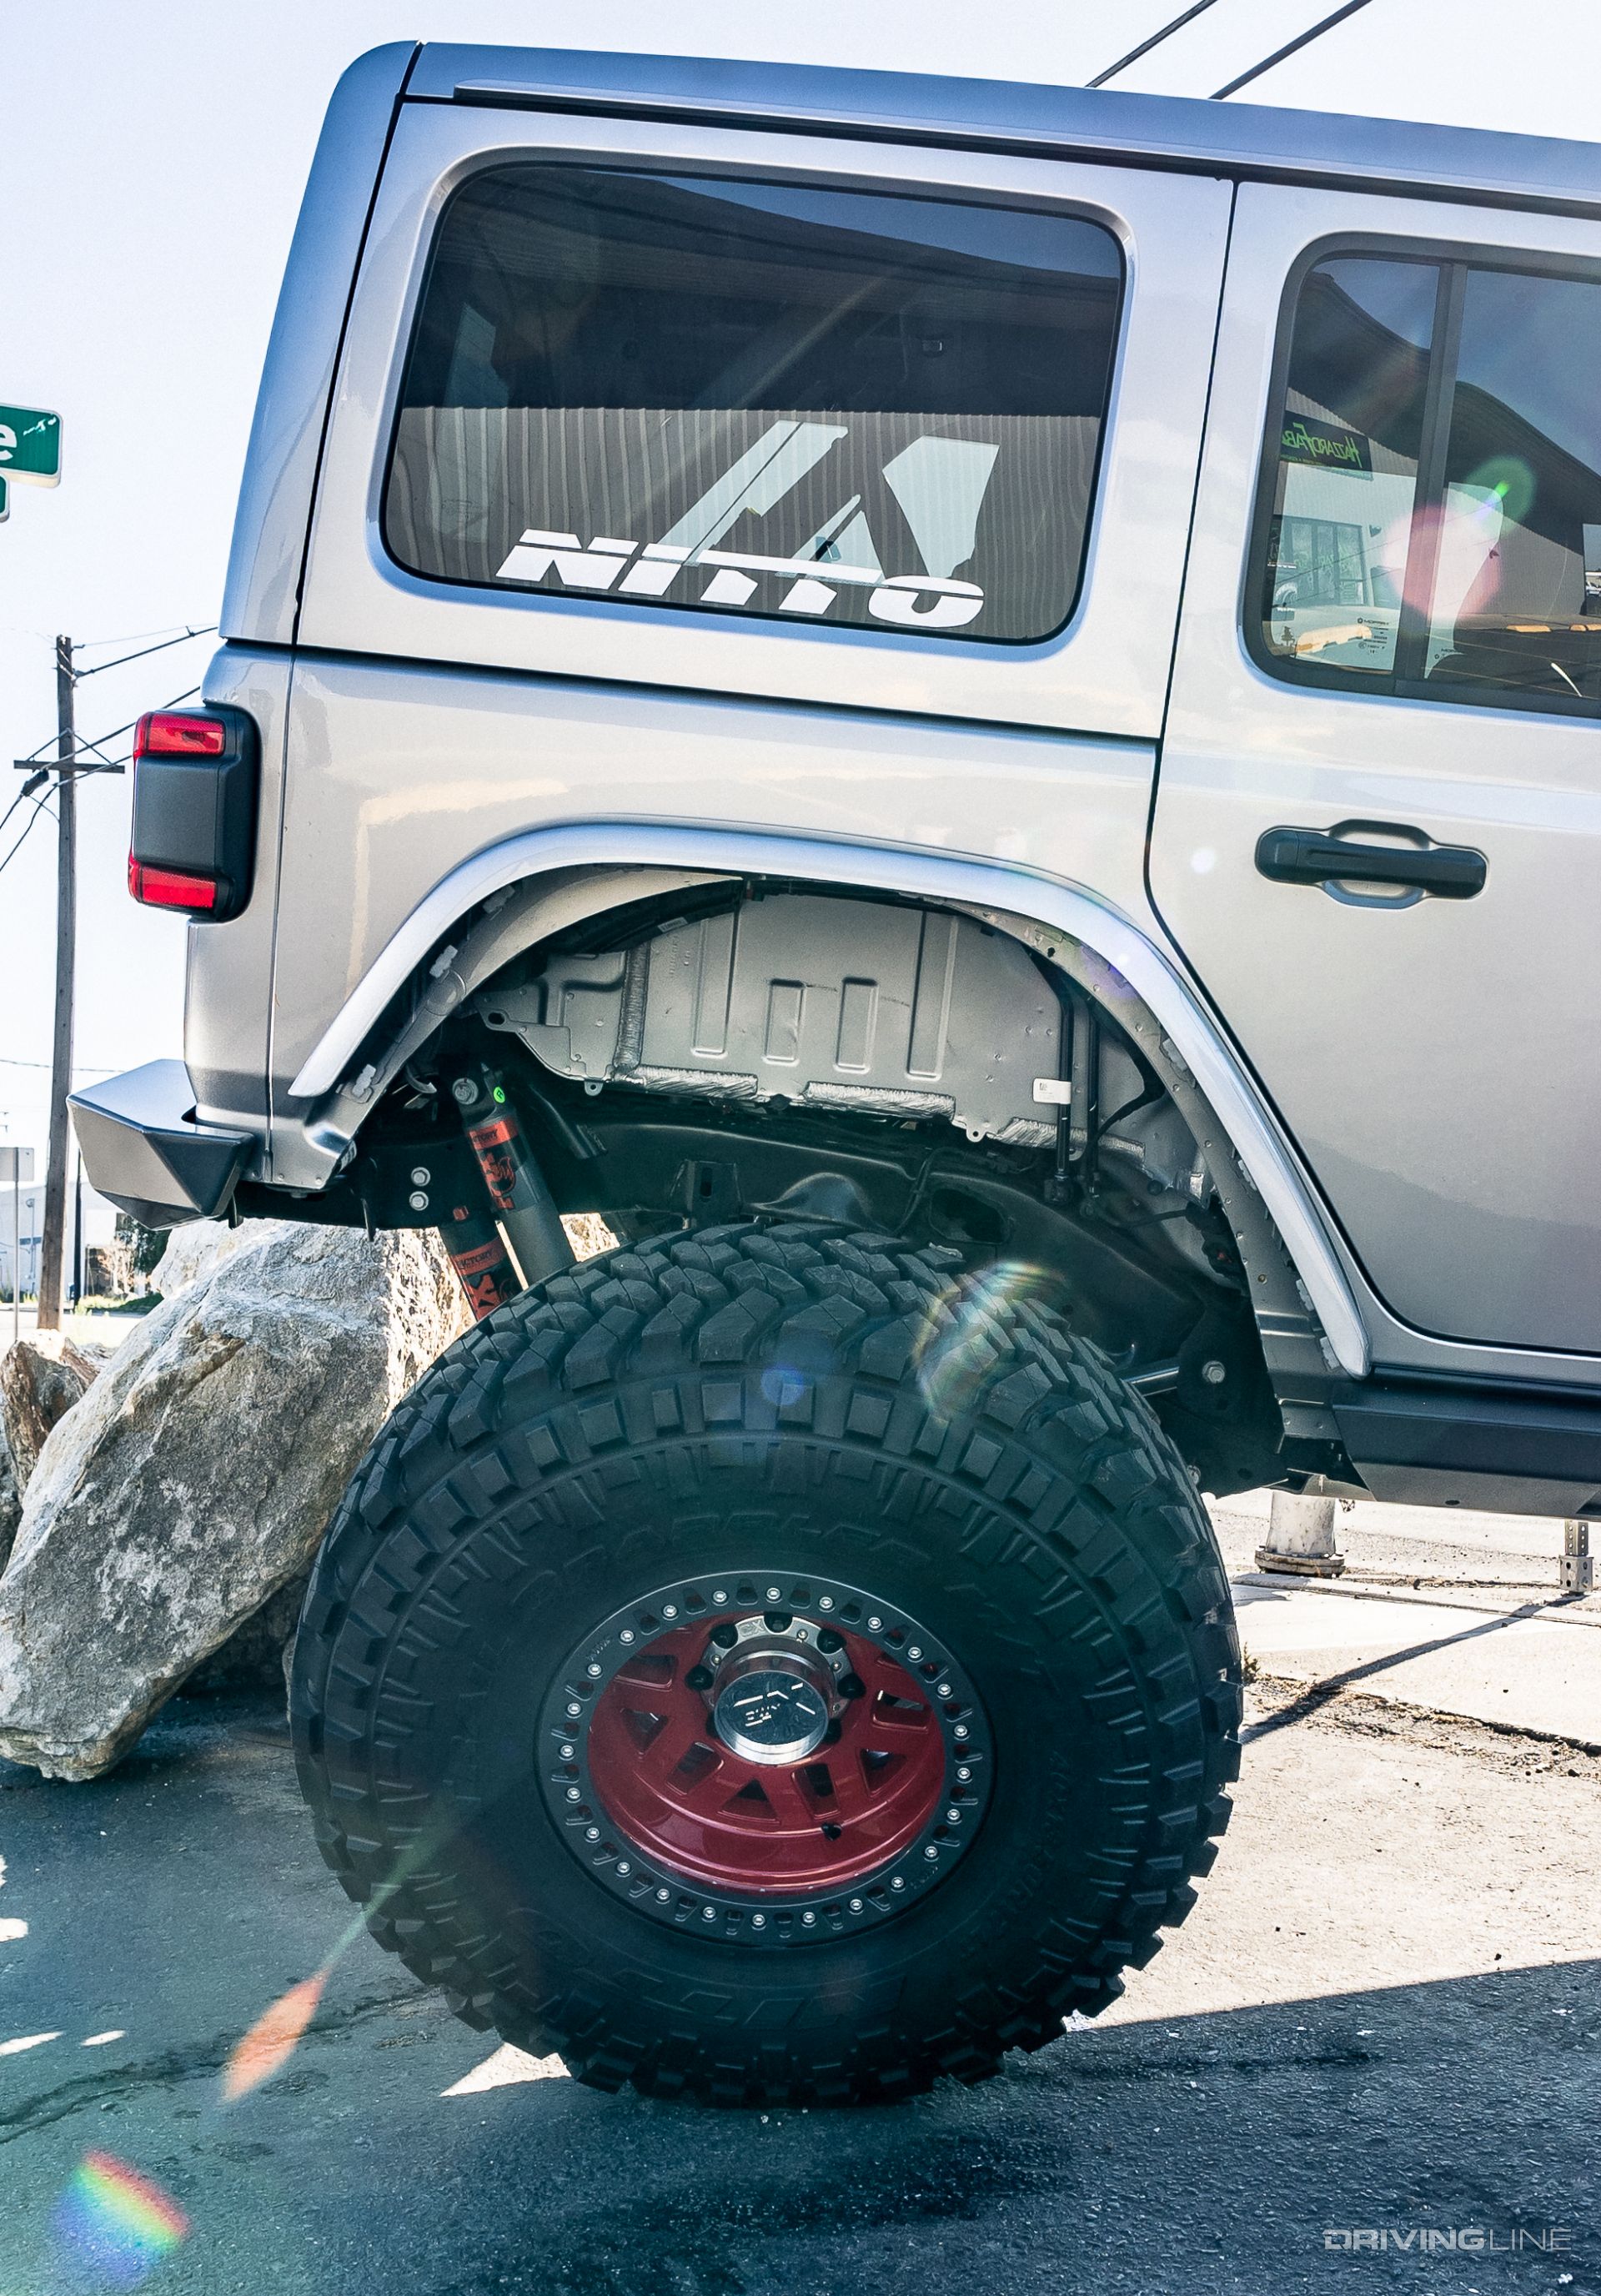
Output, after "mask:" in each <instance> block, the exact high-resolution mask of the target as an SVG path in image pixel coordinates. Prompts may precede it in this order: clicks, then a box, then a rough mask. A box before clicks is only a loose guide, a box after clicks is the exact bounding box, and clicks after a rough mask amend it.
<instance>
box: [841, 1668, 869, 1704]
mask: <svg viewBox="0 0 1601 2296" xmlns="http://www.w3.org/2000/svg"><path fill="white" fill-rule="evenodd" d="M866 1688H867V1685H866V1683H865V1682H863V1681H862V1677H861V1676H860V1675H859V1674H842V1675H841V1676H840V1677H839V1694H840V1696H841V1697H842V1698H860V1697H861V1696H862V1693H863V1692H864V1691H865V1690H866Z"/></svg>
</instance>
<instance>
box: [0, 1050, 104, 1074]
mask: <svg viewBox="0 0 1601 2296" xmlns="http://www.w3.org/2000/svg"><path fill="white" fill-rule="evenodd" d="M49 1066H50V1062H48V1061H14V1060H12V1057H11V1055H10V1054H8V1053H0V1069H48V1068H49ZM72 1073H73V1075H74V1076H115V1075H116V1073H117V1071H116V1070H115V1069H97V1068H95V1067H94V1066H93V1065H91V1066H90V1067H87V1068H86V1067H85V1066H84V1064H83V1062H81V1061H75V1062H73V1064H72Z"/></svg>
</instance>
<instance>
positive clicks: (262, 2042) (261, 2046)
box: [223, 1969, 328, 2104]
mask: <svg viewBox="0 0 1601 2296" xmlns="http://www.w3.org/2000/svg"><path fill="white" fill-rule="evenodd" d="M327 1982H328V1972H327V1970H326V1969H320V1970H318V1972H317V1973H316V1975H315V1976H314V1977H303V1978H302V1979H301V1980H300V1982H299V1984H298V1985H291V1986H290V1989H289V1991H288V1992H287V1993H283V1994H280V1996H279V1997H278V1999H277V2000H276V2001H274V2003H273V2004H272V2005H271V2007H270V2008H266V2009H264V2010H263V2011H262V2013H261V2014H260V2016H259V2017H257V2020H256V2022H255V2023H254V2024H253V2025H252V2026H251V2028H250V2030H249V2032H248V2033H246V2034H245V2035H244V2037H243V2038H242V2039H241V2040H239V2041H236V2042H235V2043H234V2045H233V2049H232V2050H231V2051H230V2052H229V2055H228V2061H227V2062H226V2064H225V2065H224V2067H223V2102H224V2103H225V2104H233V2103H235V2102H236V2101H237V2100H238V2099H239V2098H240V2097H241V2096H248V2095H249V2093H250V2091H251V2090H252V2089H253V2088H259V2087H261V2084H262V2082H263V2081H265V2080H271V2079H272V2077H273V2075H274V2073H275V2072H276V2071H278V2069H279V2067H280V2066H281V2065H282V2064H285V2063H287V2062H288V2060H289V2059H290V2057H291V2056H292V2055H293V2054H294V2052H295V2046H296V2044H297V2042H298V2040H299V2038H300V2036H301V2034H302V2033H304V2032H305V2030H306V2027H307V2026H308V2025H309V2024H310V2022H311V2021H312V2019H313V2017H314V2015H315V2014H316V2007H317V2004H318V2002H319V2001H320V2000H321V1999H322V1998H323V1987H324V1986H325V1985H326V1984H327Z"/></svg>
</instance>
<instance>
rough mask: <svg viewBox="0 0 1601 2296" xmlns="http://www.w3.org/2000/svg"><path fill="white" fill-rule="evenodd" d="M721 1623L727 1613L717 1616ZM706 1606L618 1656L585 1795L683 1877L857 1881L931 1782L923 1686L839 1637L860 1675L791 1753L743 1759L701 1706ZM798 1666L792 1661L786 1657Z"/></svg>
mask: <svg viewBox="0 0 1601 2296" xmlns="http://www.w3.org/2000/svg"><path fill="white" fill-rule="evenodd" d="M727 1622H728V1623H732V1620H728V1621H727ZM723 1623H724V1620H720V1619H715V1618H708V1619H706V1620H701V1621H698V1622H697V1623H696V1624H695V1625H694V1626H690V1627H682V1628H677V1629H676V1630H675V1631H674V1633H672V1634H668V1635H661V1636H657V1637H656V1639H655V1640H653V1641H652V1642H651V1644H650V1645H649V1649H647V1650H642V1651H640V1652H636V1653H634V1654H633V1655H632V1656H630V1657H629V1658H627V1659H625V1661H624V1662H623V1665H622V1667H621V1668H620V1669H619V1670H618V1671H617V1673H616V1674H615V1675H614V1676H613V1677H612V1678H611V1680H610V1682H609V1684H608V1685H607V1686H606V1688H605V1690H604V1691H603V1692H602V1693H601V1695H600V1699H599V1700H598V1701H597V1702H596V1705H595V1710H594V1715H593V1718H592V1721H591V1724H590V1730H589V1743H588V1755H589V1771H590V1777H591V1781H592V1785H593V1789H594V1792H595V1794H596V1795H597V1797H598V1798H599V1800H600V1802H601V1803H602V1804H603V1806H604V1808H605V1810H606V1814H607V1816H609V1818H610V1820H611V1822H612V1824H613V1825H615V1826H616V1827H617V1830H618V1831H619V1832H620V1833H625V1834H626V1835H627V1836H628V1838H629V1840H630V1841H632V1842H633V1845H634V1847H635V1849H640V1850H642V1851H644V1852H645V1853H646V1854H647V1855H648V1856H649V1857H653V1858H655V1859H656V1860H657V1861H658V1863H659V1864H661V1865H663V1866H666V1867H668V1868H670V1869H671V1870H672V1871H673V1872H674V1873H675V1874H679V1875H680V1876H681V1877H682V1879H684V1880H686V1881H694V1882H700V1883H702V1884H711V1885H713V1886H716V1887H721V1888H723V1889H726V1890H739V1891H741V1892H749V1893H753V1894H761V1893H764V1892H772V1893H773V1894H775V1895H776V1894H780V1893H782V1892H785V1891H790V1892H796V1891H805V1892H811V1891H815V1890H829V1889H835V1888H840V1887H843V1886H844V1885H845V1884H846V1883H848V1882H857V1881H860V1880H862V1878H863V1877H864V1876H866V1875H867V1874H871V1873H874V1872H875V1871H876V1870H877V1869H878V1867H879V1866H884V1865H886V1864H887V1863H888V1862H889V1861H890V1860H891V1859H892V1858H894V1857H898V1856H899V1854H900V1853H901V1851H902V1850H903V1849H905V1848H906V1847H907V1845H908V1843H910V1842H911V1841H915V1840H916V1838H917V1836H918V1835H919V1833H921V1832H922V1831H923V1829H924V1827H925V1826H926V1825H928V1823H929V1821H930V1820H931V1819H932V1818H933V1816H935V1811H936V1810H937V1808H938V1807H939V1804H940V1801H941V1800H942V1798H943V1794H944V1791H945V1746H944V1738H943V1732H942V1730H941V1727H940V1721H939V1717H938V1716H937V1714H936V1713H935V1710H934V1708H933V1706H932V1704H931V1703H930V1700H929V1693H928V1691H927V1688H926V1686H925V1685H923V1684H922V1683H920V1682H919V1681H918V1679H917V1678H916V1677H915V1676H914V1675H913V1674H911V1671H910V1670H909V1669H907V1668H906V1667H905V1666H903V1665H902V1664H901V1662H900V1661H899V1660H898V1659H895V1658H894V1657H892V1656H891V1655H890V1654H889V1653H888V1652H886V1651H884V1650H882V1649H881V1648H879V1646H878V1644H875V1643H871V1642H869V1641H867V1640H865V1639H864V1638H863V1637H862V1636H857V1635H850V1634H846V1635H845V1636H844V1642H845V1656H846V1658H847V1660H848V1661H849V1667H850V1670H851V1672H852V1673H854V1675H855V1677H856V1678H857V1680H858V1681H859V1682H860V1684H861V1685H862V1688H861V1692H860V1693H859V1694H858V1695H857V1696H854V1697H853V1698H849V1699H847V1700H846V1701H845V1704H844V1706H843V1708H842V1710H841V1711H840V1712H839V1713H838V1714H837V1717H836V1718H835V1722H834V1725H833V1726H832V1727H831V1728H830V1730H829V1734H828V1735H827V1737H826V1738H825V1739H824V1741H823V1743H821V1745H819V1746H817V1747H816V1748H814V1750H813V1751H812V1752H810V1753H809V1754H807V1755H806V1756H805V1759H802V1760H799V1761H796V1762H794V1763H781V1762H777V1763H775V1762H774V1761H773V1760H772V1759H771V1758H769V1759H765V1760H755V1759H749V1758H748V1757H747V1756H746V1755H743V1754H741V1753H739V1752H736V1751H734V1749H733V1748H732V1747H731V1746H730V1745H728V1744H726V1743H724V1740H723V1736H722V1735H721V1734H719V1731H718V1728H717V1726H716V1724H715V1721H714V1719H713V1713H712V1707H713V1705H714V1704H715V1699H716V1695H717V1692H716V1687H715V1684H714V1685H713V1686H712V1687H711V1688H709V1689H707V1690H704V1691H703V1690H701V1689H698V1688H694V1687H691V1685H690V1682H689V1681H688V1679H687V1677H689V1676H690V1674H691V1673H692V1672H697V1671H698V1672H699V1674H700V1677H701V1678H702V1679H704V1678H705V1673H706V1669H705V1668H704V1666H703V1661H704V1660H705V1658H706V1655H707V1651H708V1648H709V1647H710V1637H711V1632H712V1629H713V1628H715V1627H717V1626H719V1625H721V1624H723ZM797 1670H798V1669H797Z"/></svg>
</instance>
